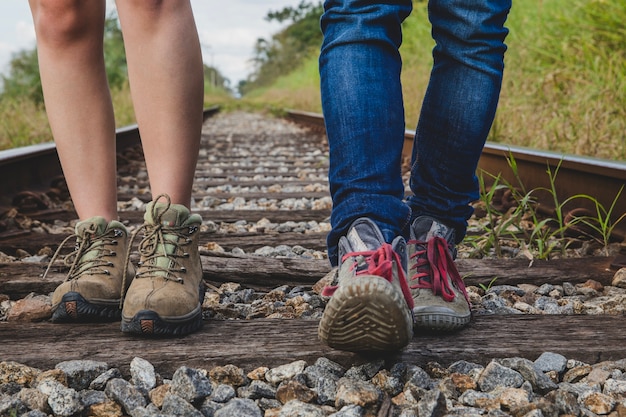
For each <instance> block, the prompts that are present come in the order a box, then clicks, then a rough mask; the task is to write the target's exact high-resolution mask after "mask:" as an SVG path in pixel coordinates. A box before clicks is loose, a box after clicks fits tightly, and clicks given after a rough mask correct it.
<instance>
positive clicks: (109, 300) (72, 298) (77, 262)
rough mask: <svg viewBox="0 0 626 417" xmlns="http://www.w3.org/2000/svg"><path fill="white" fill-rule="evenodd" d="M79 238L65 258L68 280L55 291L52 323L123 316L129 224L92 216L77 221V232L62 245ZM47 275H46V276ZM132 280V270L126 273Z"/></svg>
mask: <svg viewBox="0 0 626 417" xmlns="http://www.w3.org/2000/svg"><path fill="white" fill-rule="evenodd" d="M72 238H76V247H75V249H74V251H73V252H72V253H70V254H69V255H67V256H66V257H65V260H64V262H65V264H66V265H68V266H70V271H69V273H68V275H67V278H66V280H65V282H63V283H62V284H61V285H59V286H58V287H57V288H56V290H55V291H54V293H53V294H52V310H53V313H52V321H53V322H105V321H115V320H119V319H120V318H121V310H120V300H121V294H122V283H123V282H124V279H123V275H124V267H125V262H126V253H127V250H128V244H129V240H130V239H129V235H128V231H127V230H126V227H124V225H123V224H122V223H120V222H118V221H115V220H113V221H111V222H110V223H107V221H106V220H105V219H104V218H102V217H92V218H90V219H87V220H83V221H81V222H78V223H77V224H76V227H75V234H73V235H70V236H68V237H67V238H66V239H65V240H64V241H63V242H62V243H61V245H60V246H59V249H57V251H56V253H55V254H54V256H53V257H52V260H51V261H50V265H49V266H48V269H47V270H46V274H47V273H48V270H49V269H50V266H51V265H52V263H53V262H54V260H55V259H56V257H57V256H58V254H59V252H60V250H61V248H62V247H63V246H64V245H65V243H67V242H68V241H69V240H70V239H72ZM46 274H44V277H45V275H46ZM127 275H128V276H129V277H130V279H128V280H127V282H128V283H130V281H131V279H132V275H133V271H132V270H130V271H128V274H127Z"/></svg>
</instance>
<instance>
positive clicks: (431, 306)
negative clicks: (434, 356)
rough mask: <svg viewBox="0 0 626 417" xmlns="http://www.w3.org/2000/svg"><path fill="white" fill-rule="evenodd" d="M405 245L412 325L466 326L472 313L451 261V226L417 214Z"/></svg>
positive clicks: (432, 327)
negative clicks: (411, 300)
mask: <svg viewBox="0 0 626 417" xmlns="http://www.w3.org/2000/svg"><path fill="white" fill-rule="evenodd" d="M408 245H409V274H410V276H411V278H410V282H411V284H410V287H411V294H412V296H413V304H414V307H413V315H414V317H415V328H416V329H418V328H421V329H428V330H435V331H451V330H457V329H461V328H463V327H464V326H466V325H467V324H468V323H469V322H470V320H471V318H472V314H471V310H470V303H469V298H468V296H467V292H466V290H465V284H464V283H463V280H462V279H461V276H460V275H459V271H458V270H457V268H456V265H455V264H454V254H455V249H454V230H453V229H451V228H449V227H447V226H445V225H444V224H442V223H440V222H438V221H437V220H435V219H433V218H431V217H428V216H422V217H418V218H417V219H415V221H414V222H413V224H412V225H411V239H410V240H409V241H408Z"/></svg>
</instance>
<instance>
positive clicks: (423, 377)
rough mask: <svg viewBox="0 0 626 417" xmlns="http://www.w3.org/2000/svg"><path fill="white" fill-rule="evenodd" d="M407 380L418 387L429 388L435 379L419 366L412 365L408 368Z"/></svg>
mask: <svg viewBox="0 0 626 417" xmlns="http://www.w3.org/2000/svg"><path fill="white" fill-rule="evenodd" d="M406 381H407V383H411V384H413V385H415V386H416V387H420V388H424V389H429V388H431V387H432V384H433V381H432V379H431V378H430V375H428V373H427V372H426V371H425V370H423V369H422V368H420V367H419V366H415V365H410V366H409V367H408V368H407V370H406Z"/></svg>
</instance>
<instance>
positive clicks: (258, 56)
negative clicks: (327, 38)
mask: <svg viewBox="0 0 626 417" xmlns="http://www.w3.org/2000/svg"><path fill="white" fill-rule="evenodd" d="M322 12H323V7H322V4H321V3H320V2H318V3H310V2H306V1H304V0H303V1H301V2H300V4H299V5H298V6H297V7H295V8H294V7H291V6H289V7H285V8H283V9H282V10H278V11H270V12H268V14H267V16H266V17H265V19H266V20H268V21H272V20H275V21H277V22H278V23H285V22H291V23H290V24H289V25H288V26H287V27H286V28H285V29H283V30H281V31H280V32H278V33H277V34H275V35H273V36H272V38H271V39H270V40H267V39H264V38H259V39H258V40H257V42H256V44H255V46H254V57H253V58H252V63H253V66H254V71H253V73H252V75H251V76H250V77H249V78H248V80H247V81H246V83H243V84H240V85H239V88H240V90H239V91H240V92H241V93H242V94H245V92H247V91H250V90H252V89H254V88H257V87H261V86H265V85H269V84H271V83H272V82H273V81H274V80H276V78H278V77H279V76H280V75H283V74H287V73H289V72H290V71H292V70H294V69H295V68H297V67H298V65H300V63H301V62H302V61H303V60H304V58H306V57H308V56H309V55H310V54H311V53H312V52H313V51H314V50H319V48H320V45H321V44H322V33H321V31H320V28H319V20H320V17H321V15H322Z"/></svg>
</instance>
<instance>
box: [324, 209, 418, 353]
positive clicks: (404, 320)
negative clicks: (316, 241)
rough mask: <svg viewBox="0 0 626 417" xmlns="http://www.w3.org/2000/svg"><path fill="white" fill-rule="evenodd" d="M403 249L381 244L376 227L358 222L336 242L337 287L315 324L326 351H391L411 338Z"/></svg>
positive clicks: (399, 241) (397, 242)
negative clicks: (337, 255) (337, 245)
mask: <svg viewBox="0 0 626 417" xmlns="http://www.w3.org/2000/svg"><path fill="white" fill-rule="evenodd" d="M406 256H407V255H406V243H405V241H404V238H402V237H397V238H396V239H395V240H394V241H393V242H392V243H391V244H389V243H385V240H384V238H383V235H382V233H381V232H380V229H379V228H378V226H377V225H376V224H375V223H374V222H373V221H371V220H370V219H367V218H361V219H358V220H356V221H355V222H354V223H353V224H352V226H351V227H350V230H349V231H348V234H347V235H346V236H344V237H342V238H341V239H340V240H339V259H340V264H339V269H338V273H337V277H336V285H334V286H331V287H326V288H325V289H324V291H323V293H322V295H326V296H332V297H331V299H330V301H329V302H328V304H327V305H326V308H325V309H324V314H323V315H322V319H321V321H320V324H319V329H318V334H319V337H320V339H321V340H322V341H323V342H324V343H326V344H327V345H328V346H330V347H332V348H335V349H340V350H347V351H351V352H362V351H363V352H364V351H394V350H398V349H402V348H403V347H405V346H406V345H407V344H408V343H409V341H410V340H411V338H412V337H413V318H412V315H411V309H412V308H413V300H412V298H411V293H410V290H409V287H408V284H407V280H406V276H405V270H406V263H407V261H406V259H407V258H406Z"/></svg>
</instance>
